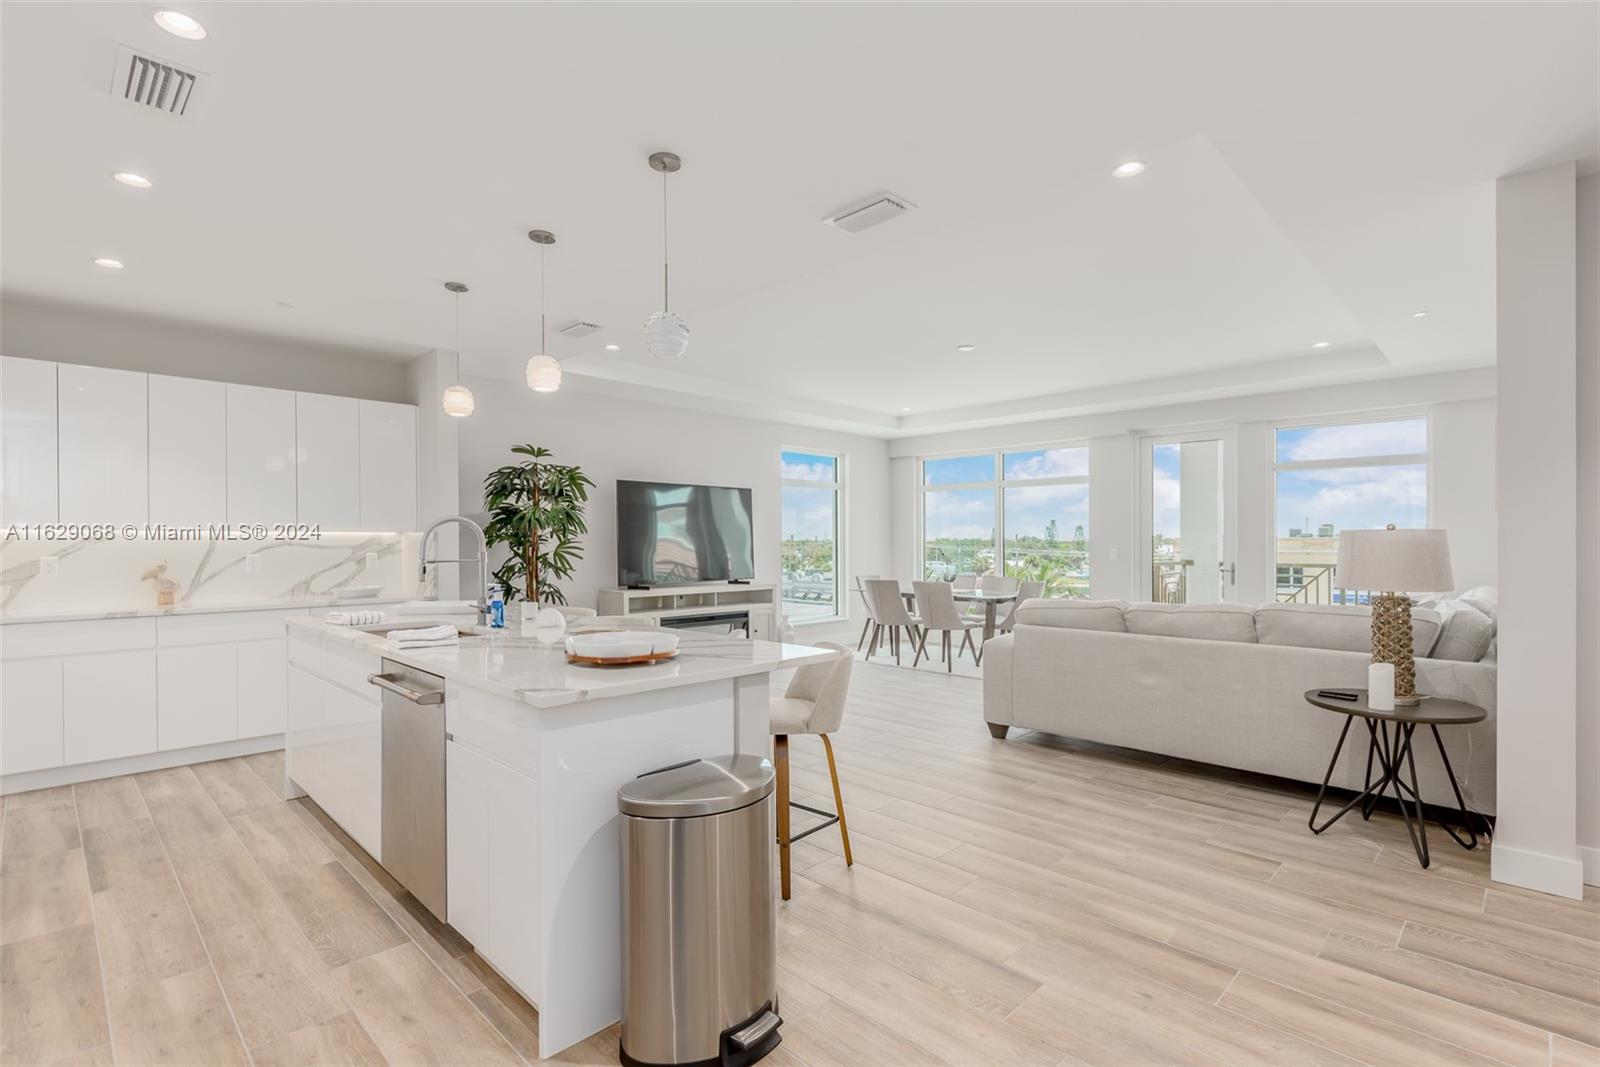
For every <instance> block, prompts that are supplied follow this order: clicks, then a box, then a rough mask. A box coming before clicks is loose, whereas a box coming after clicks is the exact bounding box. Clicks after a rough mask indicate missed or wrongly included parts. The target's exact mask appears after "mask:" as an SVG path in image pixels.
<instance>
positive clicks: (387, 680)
mask: <svg viewBox="0 0 1600 1067" xmlns="http://www.w3.org/2000/svg"><path fill="white" fill-rule="evenodd" d="M367 681H369V682H371V683H372V684H373V685H375V686H377V687H378V688H379V689H382V690H385V691H387V692H390V693H393V694H395V695H396V696H400V697H405V698H406V699H407V700H409V701H411V703H413V704H443V703H444V694H443V693H441V692H438V691H435V692H431V693H425V692H423V691H422V690H420V689H407V688H406V687H405V686H403V685H400V684H399V683H398V682H396V681H395V680H394V679H393V678H391V677H390V676H389V675H387V674H369V675H367Z"/></svg>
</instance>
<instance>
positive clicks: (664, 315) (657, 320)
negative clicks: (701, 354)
mask: <svg viewBox="0 0 1600 1067" xmlns="http://www.w3.org/2000/svg"><path fill="white" fill-rule="evenodd" d="M644 347H645V351H647V352H649V353H650V354H651V355H652V356H654V357H656V358H657V359H680V358H682V356H683V354H684V353H685V352H687V351H688V350H689V324H688V323H687V322H684V321H683V317H682V316H681V315H679V314H678V313H677V312H675V311H658V312H656V313H655V314H654V315H651V316H650V317H649V318H648V319H646V320H645V323H644Z"/></svg>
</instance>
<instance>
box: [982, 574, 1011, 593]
mask: <svg viewBox="0 0 1600 1067" xmlns="http://www.w3.org/2000/svg"><path fill="white" fill-rule="evenodd" d="M1020 584H1021V583H1020V582H1018V581H1017V579H1015V578H1008V577H1006V576H1005V575H1003V574H985V575H984V576H983V577H982V578H979V579H978V592H980V593H1015V592H1016V591H1017V586H1018V585H1020Z"/></svg>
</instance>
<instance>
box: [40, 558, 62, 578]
mask: <svg viewBox="0 0 1600 1067" xmlns="http://www.w3.org/2000/svg"><path fill="white" fill-rule="evenodd" d="M60 573H61V557H60V556H40V557H39V577H41V578H54V577H55V576H56V575H58V574H60Z"/></svg>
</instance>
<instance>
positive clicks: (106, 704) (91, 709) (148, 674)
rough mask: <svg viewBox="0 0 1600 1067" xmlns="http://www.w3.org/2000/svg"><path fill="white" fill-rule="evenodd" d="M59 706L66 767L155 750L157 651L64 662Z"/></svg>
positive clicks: (100, 654)
mask: <svg viewBox="0 0 1600 1067" xmlns="http://www.w3.org/2000/svg"><path fill="white" fill-rule="evenodd" d="M10 668H11V664H9V663H8V664H7V665H6V669H7V670H10ZM61 704H62V720H63V724H64V731H63V733H64V746H63V758H64V761H65V762H66V763H69V764H72V763H93V762H95V761H96V760H105V759H115V758H117V757H118V756H134V755H139V754H141V753H145V752H154V751H156V652H155V649H154V648H148V649H138V650H134V651H125V652H95V653H90V654H87V655H81V656H67V657H64V658H63V659H62V661H61Z"/></svg>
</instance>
